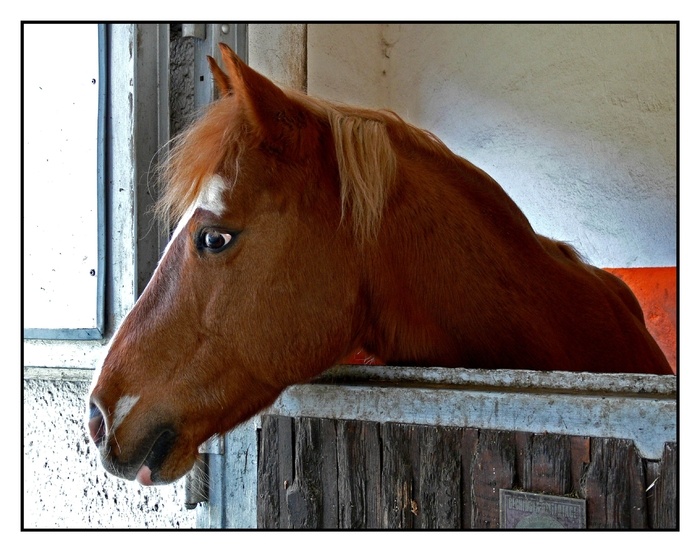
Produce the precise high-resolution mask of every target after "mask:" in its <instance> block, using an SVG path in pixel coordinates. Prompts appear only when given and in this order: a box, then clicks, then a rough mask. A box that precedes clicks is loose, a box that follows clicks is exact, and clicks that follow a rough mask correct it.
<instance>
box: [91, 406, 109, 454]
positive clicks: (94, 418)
mask: <svg viewBox="0 0 700 552" xmlns="http://www.w3.org/2000/svg"><path fill="white" fill-rule="evenodd" d="M88 429H89V430H90V438H91V439H92V440H93V441H94V443H95V444H96V445H97V446H100V444H102V441H103V440H104V438H105V419H104V416H102V412H101V411H100V408H99V407H98V406H97V405H96V404H95V403H93V402H91V403H90V419H89V420H88Z"/></svg>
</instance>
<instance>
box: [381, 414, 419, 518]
mask: <svg viewBox="0 0 700 552" xmlns="http://www.w3.org/2000/svg"><path fill="white" fill-rule="evenodd" d="M415 430H416V426H413V425H407V424H383V425H382V426H381V438H382V461H383V464H382V487H381V489H382V490H381V497H382V503H381V509H382V517H383V519H382V526H383V527H384V528H386V529H410V528H413V527H414V522H415V517H416V515H417V513H418V509H417V502H416V501H415V495H417V493H418V488H417V486H418V485H417V484H418V481H417V479H416V478H415V477H414V473H413V470H414V467H415V465H416V461H415V458H416V457H417V456H418V455H417V454H416V453H417V442H416V440H415ZM414 493H415V495H414Z"/></svg>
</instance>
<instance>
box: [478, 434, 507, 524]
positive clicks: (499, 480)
mask: <svg viewBox="0 0 700 552" xmlns="http://www.w3.org/2000/svg"><path fill="white" fill-rule="evenodd" d="M515 476H516V467H515V437H514V435H513V433H512V432H506V431H492V430H484V431H480V432H479V442H478V443H477V446H476V454H475V456H474V461H473V464H472V497H473V498H472V500H473V504H472V523H471V526H472V528H475V529H476V528H479V529H495V528H498V526H499V495H498V491H499V489H512V488H513V483H514V481H515Z"/></svg>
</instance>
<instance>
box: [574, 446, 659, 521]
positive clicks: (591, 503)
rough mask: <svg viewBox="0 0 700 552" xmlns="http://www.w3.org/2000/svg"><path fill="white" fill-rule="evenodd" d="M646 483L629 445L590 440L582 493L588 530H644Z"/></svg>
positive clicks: (635, 452) (637, 457) (641, 467)
mask: <svg viewBox="0 0 700 552" xmlns="http://www.w3.org/2000/svg"><path fill="white" fill-rule="evenodd" d="M645 482H646V477H645V473H644V466H643V463H642V460H641V458H640V457H639V455H638V454H637V450H636V448H635V446H634V443H633V442H632V441H630V440H626V439H600V438H595V439H591V463H590V465H589V467H588V470H587V471H586V474H585V476H584V481H583V484H582V489H581V492H582V495H583V497H584V498H585V499H586V508H587V510H586V517H587V522H588V523H587V524H588V528H589V529H643V528H647V527H648V523H647V512H646V497H645V487H644V484H645Z"/></svg>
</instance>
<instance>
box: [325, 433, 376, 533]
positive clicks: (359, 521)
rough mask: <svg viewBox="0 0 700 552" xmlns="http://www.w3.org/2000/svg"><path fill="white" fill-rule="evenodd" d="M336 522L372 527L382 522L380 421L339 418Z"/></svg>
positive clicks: (342, 525)
mask: <svg viewBox="0 0 700 552" xmlns="http://www.w3.org/2000/svg"><path fill="white" fill-rule="evenodd" d="M336 433H337V439H338V444H337V446H338V526H339V527H340V528H342V529H360V528H363V529H375V528H380V527H381V526H382V525H381V524H382V515H381V471H382V468H381V454H382V451H381V444H380V439H379V424H378V423H376V422H359V421H357V420H338V421H337V423H336Z"/></svg>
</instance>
